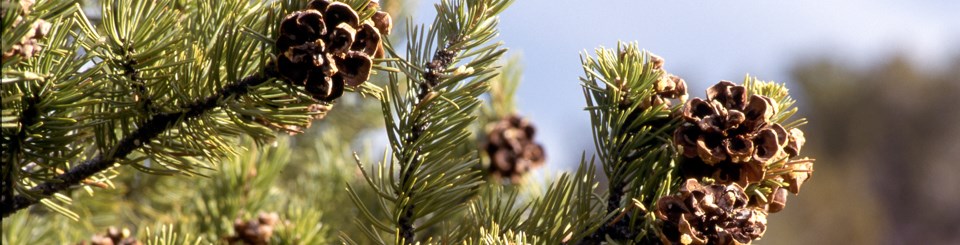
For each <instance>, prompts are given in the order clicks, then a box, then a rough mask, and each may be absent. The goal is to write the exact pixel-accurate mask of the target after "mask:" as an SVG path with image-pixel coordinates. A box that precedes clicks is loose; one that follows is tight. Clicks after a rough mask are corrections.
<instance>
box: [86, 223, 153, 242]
mask: <svg viewBox="0 0 960 245" xmlns="http://www.w3.org/2000/svg"><path fill="white" fill-rule="evenodd" d="M79 244H82V245H88V244H89V245H140V244H142V243H140V241H137V239H136V238H133V237H130V230H127V229H123V230H120V229H117V228H116V227H113V226H111V227H110V228H107V233H106V234H96V235H93V237H90V242H86V241H84V242H81V243H79Z"/></svg>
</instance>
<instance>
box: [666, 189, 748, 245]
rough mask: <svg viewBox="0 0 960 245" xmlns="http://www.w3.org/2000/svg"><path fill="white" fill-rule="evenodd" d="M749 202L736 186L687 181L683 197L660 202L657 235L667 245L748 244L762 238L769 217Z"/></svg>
mask: <svg viewBox="0 0 960 245" xmlns="http://www.w3.org/2000/svg"><path fill="white" fill-rule="evenodd" d="M747 202H748V200H747V194H746V193H744V191H743V188H741V187H740V185H738V184H736V183H732V184H730V185H709V186H703V185H701V184H700V183H699V182H698V181H697V180H696V179H687V180H686V182H684V184H683V185H682V186H681V187H680V193H678V194H676V195H672V196H664V197H662V198H660V199H659V200H657V207H656V210H655V213H654V214H655V215H656V217H657V224H658V225H659V227H660V232H658V234H657V235H658V236H659V237H660V240H661V241H662V242H663V243H664V244H749V243H750V242H752V241H753V240H755V239H757V238H760V237H761V236H763V233H764V232H765V231H766V226H767V219H766V217H767V214H766V213H765V212H764V211H763V210H760V209H757V208H754V207H749V206H747Z"/></svg>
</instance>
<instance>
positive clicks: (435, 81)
mask: <svg viewBox="0 0 960 245" xmlns="http://www.w3.org/2000/svg"><path fill="white" fill-rule="evenodd" d="M455 54H456V51H455V50H449V49H440V50H437V52H436V53H435V54H434V55H433V59H432V60H431V61H430V63H428V64H427V70H426V72H425V73H423V80H424V82H423V83H420V86H419V90H418V91H417V101H416V102H415V103H421V102H423V101H424V99H426V98H427V96H428V95H429V94H430V93H431V92H433V88H434V87H436V86H437V85H439V84H440V75H441V73H442V72H443V70H444V69H446V68H447V67H448V66H450V64H451V63H452V62H453V58H454V55H455ZM428 107H429V106H428ZM428 107H424V108H428ZM424 117H425V115H424V114H422V113H421V114H419V116H417V118H415V119H414V125H413V129H412V131H411V134H410V137H407V138H406V142H407V144H411V145H412V144H413V143H414V142H416V141H417V139H419V138H420V136H421V135H422V134H423V132H424V131H425V130H426V128H427V123H429V122H427V120H426V118H424ZM413 157H414V159H415V161H414V162H419V161H421V159H420V158H421V156H420V149H417V150H416V151H415V153H414V156H413ZM404 162H408V161H404ZM413 172H414V170H413V169H410V170H408V171H407V172H406V173H404V174H403V176H402V177H401V178H400V186H407V182H408V181H410V179H411V178H412V176H411V175H413ZM406 194H407V196H408V197H411V199H412V197H413V193H412V192H408V193H406ZM415 207H416V206H414V205H413V204H412V203H411V204H409V205H406V206H404V207H403V208H401V210H400V213H402V214H403V215H401V216H400V219H399V220H397V222H398V223H399V226H400V227H399V228H400V236H401V237H403V239H404V243H405V244H413V243H415V242H414V241H415V240H414V238H415V236H414V233H413V231H414V230H415V229H416V228H415V227H414V226H413V223H414V221H415V218H414V217H413V209H414V208H415Z"/></svg>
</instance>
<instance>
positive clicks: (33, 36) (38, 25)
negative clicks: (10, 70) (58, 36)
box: [0, 0, 50, 61]
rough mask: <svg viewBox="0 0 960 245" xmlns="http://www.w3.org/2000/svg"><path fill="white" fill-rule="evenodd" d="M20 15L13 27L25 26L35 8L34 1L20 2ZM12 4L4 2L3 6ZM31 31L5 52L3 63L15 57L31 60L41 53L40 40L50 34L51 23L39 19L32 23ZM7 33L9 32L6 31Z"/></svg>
mask: <svg viewBox="0 0 960 245" xmlns="http://www.w3.org/2000/svg"><path fill="white" fill-rule="evenodd" d="M19 2H20V15H18V16H17V18H16V19H15V20H14V21H13V27H16V26H18V25H20V24H23V23H21V22H23V20H24V18H25V17H26V16H27V15H28V14H30V12H31V11H32V8H33V4H34V1H33V0H20V1H19ZM11 4H12V3H10V2H9V1H3V6H4V7H6V6H9V5H11ZM0 12H2V13H4V14H5V13H6V12H7V10H5V9H4V10H0ZM30 26H31V29H33V31H30V32H27V34H26V35H24V36H23V38H21V39H20V41H19V42H17V43H14V44H13V46H12V47H11V48H10V50H4V51H3V61H7V60H8V59H10V58H13V57H14V56H18V55H19V56H22V57H23V58H27V59H29V58H31V57H33V56H34V55H37V53H40V50H41V49H42V46H40V39H42V38H43V37H45V36H46V35H47V34H48V33H50V22H47V21H45V20H42V19H38V20H37V21H36V22H33V23H30ZM4 32H7V30H4Z"/></svg>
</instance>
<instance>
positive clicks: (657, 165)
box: [0, 0, 813, 244]
mask: <svg viewBox="0 0 960 245" xmlns="http://www.w3.org/2000/svg"><path fill="white" fill-rule="evenodd" d="M511 3H512V1H511V0H440V1H439V2H438V3H437V4H436V5H435V6H436V18H435V19H434V20H433V22H432V23H430V24H413V23H411V22H412V18H404V17H407V16H405V15H404V14H406V12H404V11H402V10H403V5H402V4H401V3H400V2H398V1H386V0H384V1H375V0H374V1H370V0H343V1H332V0H311V1H306V0H304V1H299V0H279V1H245V0H224V1H179V0H102V1H100V5H99V8H100V10H99V13H100V15H99V18H90V16H87V15H86V13H85V12H84V11H83V10H84V8H82V7H81V4H80V3H79V2H75V1H37V2H34V1H32V0H3V1H2V4H3V10H2V12H3V22H2V24H3V29H4V33H3V37H2V38H3V47H2V48H3V50H2V51H3V63H2V71H3V80H2V84H0V95H2V106H3V110H2V116H3V121H2V147H3V154H2V160H3V168H2V176H0V177H2V180H3V182H2V183H3V185H2V193H0V204H2V205H0V213H2V215H3V216H4V217H5V218H4V221H3V228H4V229H3V242H4V244H37V243H77V242H79V243H80V244H188V243H189V244H203V243H221V244H325V243H335V242H339V243H347V244H434V243H440V244H451V243H456V244H460V243H464V244H603V243H610V244H619V243H628V244H630V243H665V244H747V243H750V242H752V241H754V240H756V239H760V238H761V237H762V235H763V233H764V231H765V230H766V229H767V223H766V220H767V219H768V218H770V217H769V215H770V214H771V213H776V212H779V211H781V210H782V209H784V208H785V206H786V199H787V195H788V193H793V194H797V193H799V190H800V186H801V185H802V184H803V183H804V182H805V181H807V180H808V179H809V178H810V176H811V174H812V171H813V160H812V159H809V158H806V157H803V156H802V155H801V152H800V150H801V148H802V146H803V144H804V142H805V138H804V136H803V132H802V131H801V129H799V126H801V125H803V124H804V123H805V121H804V120H803V119H799V120H792V119H791V117H792V116H793V114H794V113H796V111H797V110H796V108H795V107H793V104H794V103H795V101H794V100H793V99H791V97H790V96H789V94H788V91H787V90H786V88H785V86H783V85H781V84H776V83H771V82H763V81H759V80H756V79H755V78H751V77H747V78H746V79H745V81H744V82H743V83H742V84H739V85H738V84H734V83H732V82H728V81H722V82H720V83H718V84H717V85H715V86H713V87H711V88H710V89H708V90H707V91H706V97H705V99H701V98H694V99H690V100H688V97H689V96H688V91H687V84H686V81H685V80H684V79H682V78H681V77H679V76H677V75H674V74H671V73H669V72H667V69H668V68H669V66H668V63H667V62H665V59H663V58H661V57H659V56H656V55H653V54H651V53H648V52H646V51H643V50H641V49H640V48H639V47H638V45H637V44H636V43H627V44H618V45H617V47H616V48H615V49H607V48H599V49H597V50H596V53H595V54H593V55H591V54H587V53H584V54H582V58H581V63H582V66H583V71H584V74H583V76H582V77H580V82H581V86H582V89H583V92H584V96H585V99H586V107H585V110H587V111H588V112H589V115H590V119H591V124H592V126H591V128H592V133H593V140H594V145H595V147H596V155H595V156H587V155H586V154H584V155H583V157H582V158H581V161H580V165H579V168H578V169H577V170H576V171H574V172H573V173H563V174H560V175H559V176H556V177H555V178H548V182H547V183H546V185H544V186H545V187H546V188H545V189H543V190H541V189H539V188H538V187H539V185H538V184H537V183H534V182H535V181H536V179H535V178H531V177H530V173H531V172H532V171H533V170H536V169H538V168H539V167H541V166H543V165H545V164H547V160H548V159H547V158H546V152H547V151H548V149H544V147H543V145H542V144H541V143H540V142H539V141H538V139H537V138H535V136H536V135H539V134H541V133H539V132H537V131H536V127H535V126H534V125H535V124H536V123H535V118H530V117H527V116H525V115H524V114H523V113H521V111H520V110H518V109H517V108H516V107H515V104H514V101H515V100H514V98H513V97H514V94H515V92H516V90H517V84H518V83H519V80H520V77H521V75H520V74H521V73H520V69H519V68H518V67H519V66H518V65H517V62H516V60H512V61H509V62H502V61H503V60H504V59H503V56H504V54H505V53H506V52H507V49H506V48H505V45H504V44H503V43H500V42H497V41H496V40H495V39H496V37H497V35H499V31H498V25H499V19H498V16H499V15H500V14H501V13H502V12H503V11H505V10H506V9H507V8H508V7H509V6H510V4H511ZM394 19H397V20H399V21H397V23H396V26H395V23H394ZM484 100H486V101H484ZM377 102H379V103H377ZM376 106H379V107H380V108H375V107H376ZM328 113H329V115H328ZM321 119H323V120H321ZM380 122H382V123H383V125H382V127H381V125H379V123H380ZM383 131H385V135H386V136H385V138H386V142H387V145H386V149H371V148H372V147H369V145H367V146H365V147H361V145H364V144H363V143H364V140H369V139H364V138H363V137H362V135H377V134H369V133H370V132H383ZM282 133H286V134H289V136H285V135H283V134H282ZM378 151H382V152H383V155H382V158H379V159H378V160H373V159H374V158H373V157H372V156H375V153H376V152H378ZM601 175H602V176H601ZM601 179H605V180H606V181H607V184H606V185H604V188H599V186H600V185H598V184H599V181H601ZM81 189H82V191H79V190H81ZM36 204H41V205H36ZM50 211H52V212H50ZM112 212H118V213H119V214H113V213H112ZM34 218H39V219H43V221H45V222H38V221H36V220H35V219H34ZM77 224H79V225H77ZM64 227H73V228H66V229H61V228H64ZM75 227H82V228H75ZM107 227H110V228H107ZM138 227H139V228H138ZM151 228H153V229H151ZM104 231H106V233H104Z"/></svg>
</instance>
